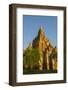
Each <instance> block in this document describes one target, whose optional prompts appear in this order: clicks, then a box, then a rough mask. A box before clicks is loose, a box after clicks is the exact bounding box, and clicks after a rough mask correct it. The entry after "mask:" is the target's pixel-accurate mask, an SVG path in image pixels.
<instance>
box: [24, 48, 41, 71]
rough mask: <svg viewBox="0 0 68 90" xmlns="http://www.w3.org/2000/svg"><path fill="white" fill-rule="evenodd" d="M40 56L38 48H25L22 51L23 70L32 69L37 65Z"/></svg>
mask: <svg viewBox="0 0 68 90" xmlns="http://www.w3.org/2000/svg"><path fill="white" fill-rule="evenodd" d="M40 56H42V53H40V50H39V49H38V48H31V49H30V48H27V49H26V50H25V51H24V58H23V64H24V69H29V68H30V69H31V70H32V69H34V68H35V67H36V66H37V65H38V63H39V60H40Z"/></svg>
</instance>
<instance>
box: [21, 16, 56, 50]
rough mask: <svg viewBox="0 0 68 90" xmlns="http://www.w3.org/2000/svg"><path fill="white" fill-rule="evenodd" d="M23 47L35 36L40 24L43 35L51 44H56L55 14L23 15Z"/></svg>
mask: <svg viewBox="0 0 68 90" xmlns="http://www.w3.org/2000/svg"><path fill="white" fill-rule="evenodd" d="M23 23H24V24H23V26H24V28H23V30H24V31H23V32H24V34H23V35H24V40H23V43H24V48H26V47H28V45H29V43H30V42H32V40H33V39H34V38H35V37H36V36H37V34H38V30H39V28H40V26H41V25H42V26H43V27H44V32H45V35H46V36H47V37H48V39H49V41H50V42H51V43H52V45H53V46H57V16H32V15H24V16H23Z"/></svg>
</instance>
